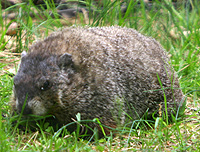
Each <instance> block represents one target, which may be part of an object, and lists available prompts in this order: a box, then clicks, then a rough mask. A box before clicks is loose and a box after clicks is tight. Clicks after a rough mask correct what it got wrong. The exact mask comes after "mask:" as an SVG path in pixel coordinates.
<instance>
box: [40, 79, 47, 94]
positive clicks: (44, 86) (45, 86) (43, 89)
mask: <svg viewBox="0 0 200 152" xmlns="http://www.w3.org/2000/svg"><path fill="white" fill-rule="evenodd" d="M48 89H49V81H48V80H47V81H45V82H44V83H43V85H42V86H41V87H40V90H42V91H45V90H48Z"/></svg>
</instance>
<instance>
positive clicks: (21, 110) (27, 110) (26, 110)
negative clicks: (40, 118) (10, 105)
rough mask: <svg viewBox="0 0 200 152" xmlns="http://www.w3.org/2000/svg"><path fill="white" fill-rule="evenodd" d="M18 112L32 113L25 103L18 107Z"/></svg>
mask: <svg viewBox="0 0 200 152" xmlns="http://www.w3.org/2000/svg"><path fill="white" fill-rule="evenodd" d="M18 111H19V113H22V114H23V115H30V114H32V110H31V108H29V107H28V106H27V105H26V106H25V107H24V108H23V106H21V107H20V108H18Z"/></svg>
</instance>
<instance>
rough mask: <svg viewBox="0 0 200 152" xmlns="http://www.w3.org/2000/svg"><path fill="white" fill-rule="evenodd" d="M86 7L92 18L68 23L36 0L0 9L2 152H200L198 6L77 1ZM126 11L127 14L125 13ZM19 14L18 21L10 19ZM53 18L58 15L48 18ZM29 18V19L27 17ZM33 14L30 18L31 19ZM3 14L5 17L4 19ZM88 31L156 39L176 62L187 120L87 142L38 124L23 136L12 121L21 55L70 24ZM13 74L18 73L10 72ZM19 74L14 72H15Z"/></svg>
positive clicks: (81, 16) (53, 7) (138, 127)
mask: <svg viewBox="0 0 200 152" xmlns="http://www.w3.org/2000/svg"><path fill="white" fill-rule="evenodd" d="M76 2H79V4H78V5H77V6H78V7H84V8H86V10H87V11H88V14H87V15H84V14H81V13H80V14H79V13H78V14H77V15H76V17H75V19H69V18H67V19H66V18H63V17H62V16H61V17H60V16H59V14H57V11H56V9H57V8H58V7H59V6H57V5H54V4H53V3H52V1H46V6H47V7H46V8H43V7H38V6H35V5H34V4H33V3H32V1H29V4H28V5H27V3H19V4H16V5H14V6H11V7H9V8H7V9H1V16H0V26H1V27H0V28H1V35H0V42H1V43H0V60H1V62H0V135H1V136H0V145H1V146H0V151H138V150H139V151H153V150H157V151H199V148H198V147H200V142H199V141H200V136H199V129H200V127H199V126H200V125H199V124H200V116H199V111H200V109H199V107H200V106H199V103H200V63H199V62H200V52H199V45H200V40H199V37H200V32H199V29H200V24H199V22H200V15H199V14H200V8H199V7H198V6H199V1H198V0H194V1H189V2H190V3H191V4H190V5H188V4H185V3H178V2H177V3H176V6H175V5H174V4H173V3H172V2H171V1H167V0H164V1H162V2H160V1H158V0H155V1H154V2H151V3H148V4H147V3H145V2H144V1H143V0H124V1H120V0H112V1H111V0H109V1H105V0H102V1H99V2H96V1H92V0H85V1H80V0H79V1H78V0H77V1H76ZM125 8H126V9H125ZM11 12H14V13H15V18H14V19H13V20H11V19H9V18H8V16H7V15H6V14H8V13H11ZM49 12H51V13H50V14H53V15H49ZM25 14H26V15H25ZM30 14H31V15H30ZM2 15H3V16H4V17H2ZM13 22H16V23H17V24H18V25H19V27H18V30H17V34H16V35H13V36H7V35H6V32H7V30H8V27H9V25H10V24H11V23H13ZM74 23H75V24H81V25H86V24H87V25H89V26H110V25H120V26H127V27H130V28H134V29H136V30H138V31H140V32H141V33H143V34H145V35H148V36H151V37H154V38H155V39H156V40H158V41H159V42H160V43H161V44H162V46H163V47H164V48H165V49H166V51H167V52H168V54H169V56H170V59H171V63H172V65H173V67H174V69H175V70H176V71H177V74H178V77H179V80H180V84H181V89H182V90H183V92H184V94H185V95H186V99H187V106H186V111H185V116H183V117H182V118H181V119H179V120H176V119H174V123H172V124H168V121H167V122H166V120H164V119H163V118H162V117H156V118H155V123H153V124H152V123H151V122H145V120H138V121H137V123H140V124H141V123H142V122H143V123H145V124H148V125H147V128H145V127H143V125H137V123H136V122H131V123H134V126H136V127H134V128H130V127H126V126H125V127H124V128H120V129H119V131H118V135H117V137H114V136H113V134H111V135H110V136H106V137H105V138H102V139H100V140H99V139H97V138H95V136H94V137H93V138H92V139H91V138H88V139H87V140H85V139H84V138H82V137H80V136H79V135H78V133H76V132H74V133H68V132H67V130H66V129H63V130H62V131H63V133H61V134H59V136H55V134H56V132H55V131H54V129H53V128H52V127H51V125H50V124H48V123H43V122H41V123H38V128H39V129H38V130H36V131H31V130H29V131H28V128H25V131H21V130H19V129H18V128H16V127H15V126H13V122H12V121H11V119H9V117H10V116H11V113H10V105H9V102H10V98H11V94H12V85H13V80H12V78H13V73H15V71H16V69H17V63H18V61H19V60H20V59H19V58H20V57H19V56H18V55H19V54H15V53H20V52H22V51H23V50H27V48H28V47H29V46H30V45H31V44H32V43H33V41H35V40H36V39H38V38H43V37H46V36H47V35H48V34H49V33H50V32H51V31H54V30H55V29H57V28H60V27H62V26H66V25H72V24H74ZM10 69H14V70H12V72H11V70H10ZM13 71H14V72H13Z"/></svg>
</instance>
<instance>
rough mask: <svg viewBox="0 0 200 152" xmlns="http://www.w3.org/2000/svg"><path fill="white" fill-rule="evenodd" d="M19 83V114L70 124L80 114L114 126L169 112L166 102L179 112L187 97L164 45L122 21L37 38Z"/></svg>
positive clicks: (16, 79) (18, 76) (15, 104)
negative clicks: (183, 100)
mask: <svg viewBox="0 0 200 152" xmlns="http://www.w3.org/2000/svg"><path fill="white" fill-rule="evenodd" d="M13 88H14V89H13V92H14V97H13V101H12V103H13V109H14V111H16V112H17V113H19V114H20V113H23V115H29V114H33V115H40V116H46V115H53V116H54V117H55V119H56V122H57V123H59V124H62V125H65V124H68V123H70V122H73V121H74V120H77V118H76V115H77V114H78V113H80V115H81V120H94V118H98V120H99V121H100V123H101V124H102V125H105V126H109V127H112V128H116V127H117V126H118V124H121V125H123V124H126V123H130V122H131V121H133V120H139V119H141V118H142V117H143V116H144V115H148V116H151V115H152V114H158V113H159V107H160V105H161V106H162V108H161V109H162V111H163V113H165V112H166V111H165V101H166V102H167V114H168V115H169V117H170V116H171V115H172V114H173V115H175V114H176V112H177V108H178V107H181V106H182V102H181V100H182V98H183V93H182V91H181V90H180V87H179V83H178V79H177V76H176V74H175V72H174V70H173V68H172V67H171V66H170V64H169V59H168V56H167V55H166V53H165V51H164V49H163V48H162V47H161V45H160V44H159V43H158V42H157V41H156V40H154V39H152V38H149V37H146V36H144V35H142V34H140V33H139V32H137V31H136V30H134V29H131V28H126V27H118V26H112V27H75V26H74V27H67V28H64V29H61V30H59V31H57V32H54V33H52V34H51V35H50V36H49V37H47V38H46V39H44V40H43V41H38V42H36V43H35V44H33V45H32V46H31V47H30V49H29V50H28V53H26V52H23V53H22V57H21V63H20V66H19V70H18V72H17V74H16V76H15V77H14V87H13ZM88 126H89V127H91V128H94V127H97V128H99V129H100V130H101V127H99V126H98V125H97V124H95V123H89V124H88ZM72 128H73V127H72ZM105 132H106V133H109V130H107V129H106V128H105Z"/></svg>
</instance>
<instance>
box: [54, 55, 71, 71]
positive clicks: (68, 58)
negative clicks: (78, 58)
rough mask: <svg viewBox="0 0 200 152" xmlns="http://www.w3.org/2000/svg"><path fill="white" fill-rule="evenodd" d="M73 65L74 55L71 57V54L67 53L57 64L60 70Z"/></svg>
mask: <svg viewBox="0 0 200 152" xmlns="http://www.w3.org/2000/svg"><path fill="white" fill-rule="evenodd" d="M72 63H73V61H72V55H71V54H68V53H65V54H63V55H62V56H60V57H59V58H58V62H57V64H58V66H59V67H60V68H63V67H66V66H69V65H71V64H72Z"/></svg>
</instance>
